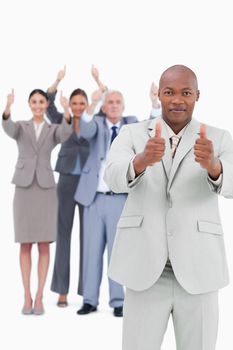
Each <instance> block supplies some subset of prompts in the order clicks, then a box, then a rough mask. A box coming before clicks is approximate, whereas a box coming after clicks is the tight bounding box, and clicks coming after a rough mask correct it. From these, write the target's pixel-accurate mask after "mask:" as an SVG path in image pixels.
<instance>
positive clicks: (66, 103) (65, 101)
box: [60, 91, 69, 109]
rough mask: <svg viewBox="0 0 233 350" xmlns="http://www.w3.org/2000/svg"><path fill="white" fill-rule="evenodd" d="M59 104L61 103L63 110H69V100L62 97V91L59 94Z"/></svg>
mask: <svg viewBox="0 0 233 350" xmlns="http://www.w3.org/2000/svg"><path fill="white" fill-rule="evenodd" d="M60 103H61V105H62V107H63V109H68V108H69V100H68V99H67V98H66V97H65V96H63V93H62V91H61V92H60Z"/></svg>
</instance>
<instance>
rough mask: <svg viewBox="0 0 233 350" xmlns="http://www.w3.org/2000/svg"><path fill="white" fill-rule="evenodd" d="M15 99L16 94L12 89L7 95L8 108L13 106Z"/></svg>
mask: <svg viewBox="0 0 233 350" xmlns="http://www.w3.org/2000/svg"><path fill="white" fill-rule="evenodd" d="M14 100H15V94H14V89H12V90H11V93H10V94H8V95H7V103H6V105H7V106H8V108H10V107H11V105H12V104H13V103H14Z"/></svg>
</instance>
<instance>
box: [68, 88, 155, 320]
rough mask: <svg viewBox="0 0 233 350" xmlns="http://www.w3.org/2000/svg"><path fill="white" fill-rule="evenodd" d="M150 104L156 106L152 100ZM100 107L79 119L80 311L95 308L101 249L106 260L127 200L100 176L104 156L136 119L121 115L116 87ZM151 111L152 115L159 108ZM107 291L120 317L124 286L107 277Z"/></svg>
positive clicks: (82, 312) (97, 298) (103, 168)
mask: <svg viewBox="0 0 233 350" xmlns="http://www.w3.org/2000/svg"><path fill="white" fill-rule="evenodd" d="M155 97H156V94H155ZM153 102H154V103H153ZM152 104H153V106H154V107H156V106H157V105H156V101H155V100H154V101H153V100H152ZM157 107H159V106H157ZM102 111H103V113H104V115H105V116H99V115H95V116H94V117H92V116H91V115H89V114H88V111H87V113H84V114H83V115H82V117H81V120H80V136H82V137H84V138H85V139H86V140H88V141H89V144H90V153H89V157H88V159H87V161H86V164H85V166H84V168H83V170H82V174H81V178H80V182H79V185H78V188H77V191H76V194H75V200H76V201H77V202H79V203H81V204H82V205H83V206H84V238H83V306H82V307H81V309H80V310H78V311H77V313H78V314H79V315H85V314H89V313H90V312H93V311H96V310H97V305H98V301H99V289H100V284H101V279H102V270H103V254H104V250H105V247H106V246H107V251H108V261H109V260H110V256H111V252H112V246H113V241H114V238H115V232H116V226H117V222H118V220H119V217H120V215H121V212H122V209H123V206H124V204H125V200H126V193H121V194H116V193H114V192H112V191H111V190H110V189H109V187H108V186H107V184H106V183H105V181H104V180H103V174H104V171H105V163H106V156H107V154H108V151H109V148H110V145H111V143H112V141H113V140H114V138H115V137H116V136H117V134H118V132H119V129H120V128H121V127H122V126H123V125H126V124H131V123H135V122H137V118H136V117H134V116H129V117H122V114H123V111H124V98H123V95H122V93H121V92H119V91H116V90H111V91H107V92H105V95H104V101H103V106H102ZM152 111H153V112H154V117H155V116H156V115H155V114H156V112H157V114H159V112H160V109H159V108H157V110H156V109H153V110H152ZM109 295H110V300H109V305H110V307H112V308H113V309H114V316H117V317H121V316H122V314H123V312H122V305H123V300H124V291H123V287H122V286H121V285H120V284H118V283H117V282H114V281H113V280H111V279H109Z"/></svg>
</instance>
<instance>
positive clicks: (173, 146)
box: [170, 135, 180, 158]
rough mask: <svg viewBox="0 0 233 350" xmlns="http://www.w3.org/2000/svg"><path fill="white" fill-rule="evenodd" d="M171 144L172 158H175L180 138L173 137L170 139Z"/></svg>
mask: <svg viewBox="0 0 233 350" xmlns="http://www.w3.org/2000/svg"><path fill="white" fill-rule="evenodd" d="M170 142H171V151H172V158H174V157H175V154H176V149H177V146H178V144H179V142H180V136H177V135H173V136H172V137H170Z"/></svg>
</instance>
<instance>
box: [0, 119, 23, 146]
mask: <svg viewBox="0 0 233 350" xmlns="http://www.w3.org/2000/svg"><path fill="white" fill-rule="evenodd" d="M2 127H3V130H4V131H5V133H6V134H7V135H8V136H10V137H11V138H12V139H14V140H16V139H17V138H18V135H19V130H20V124H19V123H18V122H13V121H12V119H11V116H10V117H9V118H8V119H2Z"/></svg>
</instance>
